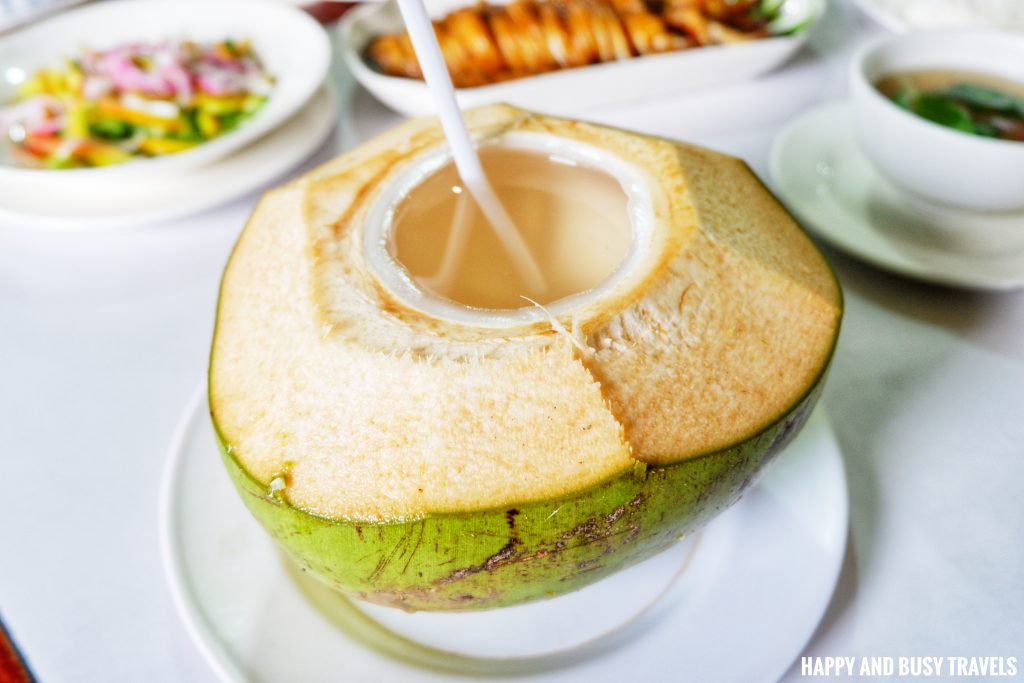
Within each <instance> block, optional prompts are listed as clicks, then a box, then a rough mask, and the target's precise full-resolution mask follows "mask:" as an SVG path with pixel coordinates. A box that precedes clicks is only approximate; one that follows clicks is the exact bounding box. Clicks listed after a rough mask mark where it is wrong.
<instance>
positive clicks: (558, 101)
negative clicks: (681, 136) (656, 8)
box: [338, 0, 825, 116]
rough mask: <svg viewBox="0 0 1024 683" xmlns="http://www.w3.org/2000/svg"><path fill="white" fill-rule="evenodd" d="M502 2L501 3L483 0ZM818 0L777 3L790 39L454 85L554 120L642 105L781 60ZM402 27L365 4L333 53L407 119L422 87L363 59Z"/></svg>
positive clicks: (440, 9)
mask: <svg viewBox="0 0 1024 683" xmlns="http://www.w3.org/2000/svg"><path fill="white" fill-rule="evenodd" d="M474 1H475V0H426V3H427V8H428V10H429V11H430V14H431V16H434V17H439V16H444V15H445V14H446V13H448V12H450V11H451V10H453V9H456V8H458V7H464V6H466V5H472V4H473V3H474ZM490 1H491V2H496V3H500V2H505V1H507V0H490ZM824 6H825V3H824V1H823V0H785V2H784V3H783V5H782V14H781V16H780V17H779V18H778V19H777V20H776V22H777V23H776V24H775V25H774V27H775V29H776V30H777V31H779V32H784V31H786V30H788V29H795V28H797V27H799V30H796V31H795V34H794V35H785V36H777V37H774V38H765V39H762V40H752V41H750V42H747V43H739V44H735V45H720V46H709V47H702V48H698V49H693V50H682V51H679V52H669V53H665V54H660V55H648V56H645V57H636V58H634V59H626V60H622V61H617V62H607V63H604V64H593V65H590V66H582V67H577V68H575V69H563V70H561V71H552V72H550V73H545V74H540V75H538V76H530V77H528V78H519V79H516V80H512V81H505V82H502V83H495V84H493V85H484V86H480V87H477V88H460V89H459V90H458V92H457V93H456V94H457V96H458V100H459V104H460V105H461V106H462V107H475V106H477V105H483V104H491V103H495V102H507V103H509V104H514V105H516V106H519V107H522V108H524V109H530V110H532V111H538V112H544V113H548V114H555V115H563V116H567V115H585V114H586V112H588V111H592V110H593V109H595V108H597V107H601V106H606V105H616V104H622V103H626V102H643V101H650V100H652V99H655V98H664V97H666V96H667V95H671V94H674V93H679V92H685V91H688V90H695V89H698V88H704V87H708V86H714V85H725V84H727V83H736V82H738V81H742V80H746V79H748V78H753V77H754V76H757V75H759V74H762V73H765V72H767V71H770V70H771V69H774V68H775V67H777V66H778V65H780V64H782V63H783V62H785V61H786V60H787V59H789V57H791V56H792V55H793V53H795V52H796V51H797V50H798V49H799V48H800V46H801V45H803V44H804V42H805V40H806V37H807V28H809V27H810V25H811V24H813V23H814V22H815V21H816V20H817V19H818V17H819V16H820V15H821V13H822V12H823V11H824ZM402 29H403V24H402V18H401V15H400V14H399V12H398V7H397V5H396V4H395V3H394V2H382V3H376V2H373V3H367V4H366V5H365V6H363V7H358V8H356V9H355V10H353V11H351V12H348V13H347V14H346V15H345V16H344V17H343V18H342V20H341V22H340V23H339V24H338V32H339V34H340V36H341V40H340V49H341V54H342V56H343V57H344V59H345V63H346V65H347V66H348V68H349V70H350V71H351V72H352V75H353V76H355V78H356V80H357V81H359V83H360V84H361V85H362V86H363V87H364V88H366V89H367V90H369V91H370V92H371V93H372V94H373V95H374V96H375V97H376V98H377V99H379V100H380V101H381V102H383V103H384V104H386V105H387V106H389V107H391V108H392V109H394V110H395V111H399V112H402V113H403V114H408V115H411V116H414V115H419V114H428V113H431V112H433V111H434V105H433V100H432V99H431V96H430V92H429V91H428V90H427V86H426V84H424V83H423V82H422V81H419V80H414V79H411V78H399V77H396V76H387V75H385V74H382V73H379V72H377V71H375V70H374V69H372V68H370V66H369V65H368V64H367V63H366V61H365V60H364V59H363V52H364V51H365V50H366V47H367V45H369V43H370V41H371V40H372V39H373V38H374V37H375V36H377V35H379V34H381V33H391V32H394V31H400V30H402Z"/></svg>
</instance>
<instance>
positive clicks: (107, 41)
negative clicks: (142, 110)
mask: <svg viewBox="0 0 1024 683" xmlns="http://www.w3.org/2000/svg"><path fill="white" fill-rule="evenodd" d="M225 38H236V39H249V40H251V41H252V44H253V47H254V49H255V50H256V52H257V54H258V55H259V56H260V58H261V59H262V60H263V63H264V66H265V67H266V68H267V71H268V72H269V73H270V74H272V75H273V76H274V77H275V78H276V79H277V82H276V83H275V85H274V90H273V91H272V92H271V95H270V97H269V99H268V100H267V102H266V104H265V105H264V106H263V107H262V108H261V109H260V110H259V111H258V112H257V113H256V114H254V115H253V117H252V118H251V119H249V120H248V121H245V122H244V124H243V125H240V126H239V127H238V128H237V129H235V130H233V131H231V132H230V133H226V134H224V135H222V136H220V137H218V138H215V139H213V140H210V141H209V142H204V143H203V144H201V145H198V146H197V147H195V148H194V149H191V150H188V151H186V152H181V153H179V154H173V155H168V156H164V157H157V158H153V159H139V160H136V161H130V162H127V163H124V164H118V165H115V166H105V167H101V168H85V169H64V170H45V169H27V168H21V167H17V166H14V165H13V162H12V161H11V160H10V159H4V158H3V156H0V183H3V184H5V185H7V184H12V183H21V184H22V187H23V191H36V192H53V191H62V190H63V188H64V187H65V186H67V185H71V184H75V185H81V184H82V183H83V182H88V183H96V184H97V185H99V184H100V183H109V182H111V180H114V181H120V180H123V179H125V178H138V177H140V176H142V175H154V176H155V175H157V174H159V175H161V176H164V175H166V174H169V173H180V172H182V171H187V170H191V169H195V168H198V167H200V166H203V165H206V164H209V163H211V162H213V161H216V160H217V159H220V158H223V157H224V156H226V155H227V154H230V153H231V152H234V151H236V150H238V149H240V148H241V147H243V146H245V145H247V144H249V143H250V142H253V141H254V140H256V139H257V138H259V137H260V136H261V135H265V134H266V133H268V132H269V131H271V130H273V129H274V128H276V127H277V126H279V125H281V124H282V123H284V122H285V121H286V120H287V119H289V118H290V117H292V116H293V115H294V114H295V112H297V111H298V110H299V108H300V107H301V106H302V105H303V104H305V103H306V102H307V101H308V100H309V98H310V97H312V96H313V93H315V92H316V91H317V89H318V88H319V87H320V85H321V84H322V83H323V81H324V78H325V77H326V76H327V68H328V66H329V65H330V59H331V46H330V40H329V39H328V36H327V34H326V32H325V31H324V30H323V28H322V27H321V26H320V25H319V24H317V23H316V21H314V20H313V19H312V18H311V17H310V16H309V15H307V14H306V13H305V12H302V11H300V10H298V9H296V8H294V7H289V6H286V5H282V4H280V3H276V2H268V1H261V0H145V1H144V2H142V1H139V0H114V1H112V2H103V3H96V4H93V5H88V6H86V7H81V8H78V9H75V10H72V11H69V12H65V13H63V14H59V15H57V16H55V17H52V18H50V19H47V20H45V21H43V22H41V23H39V24H37V25H35V26H30V27H28V28H26V29H24V30H22V31H18V32H16V33H14V34H12V35H10V36H8V37H5V38H2V39H0V66H2V69H0V103H7V102H10V101H11V100H12V99H13V98H14V97H15V95H16V91H17V83H18V82H20V81H21V80H23V79H24V78H25V77H26V76H31V74H32V73H34V72H35V71H36V70H37V69H39V68H41V67H45V66H51V65H53V64H55V63H60V60H61V59H63V58H65V57H69V56H73V55H75V54H77V53H78V52H79V51H80V50H81V48H82V47H83V46H86V47H90V48H95V49H106V48H111V47H114V46H116V45H120V44H123V43H126V42H132V41H146V42H157V41H161V40H185V39H188V40H195V41H199V42H212V41H216V40H223V39H225Z"/></svg>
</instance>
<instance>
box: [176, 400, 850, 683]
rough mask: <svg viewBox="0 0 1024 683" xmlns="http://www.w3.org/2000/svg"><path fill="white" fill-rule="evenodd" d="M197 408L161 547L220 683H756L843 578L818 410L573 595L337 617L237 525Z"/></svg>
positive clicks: (824, 421)
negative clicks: (725, 486) (726, 486)
mask: <svg viewBox="0 0 1024 683" xmlns="http://www.w3.org/2000/svg"><path fill="white" fill-rule="evenodd" d="M205 398H206V397H205V392H202V393H200V394H199V395H198V396H197V397H196V399H195V400H194V401H193V402H192V403H191V404H190V405H189V407H188V409H187V410H186V412H185V414H184V416H183V418H182V421H181V423H180V427H179V430H178V433H177V436H176V438H175V440H174V442H173V443H172V445H171V448H170V452H169V455H168V461H167V468H166V471H165V476H164V482H163V493H162V496H161V502H160V505H161V543H162V549H163V556H164V565H165V569H166V572H167V577H168V580H169V583H170V587H171V590H172V593H173V595H174V600H175V603H176V605H177V607H178V609H179V610H180V612H181V616H182V618H183V620H184V622H185V624H186V627H187V629H188V631H189V633H190V635H191V636H192V638H193V639H194V640H195V642H196V645H197V646H198V648H199V649H200V651H201V652H202V653H203V655H204V657H205V658H206V660H207V661H208V663H209V664H210V666H211V667H212V669H213V670H214V671H215V672H216V673H217V675H218V676H219V677H220V678H221V679H222V680H223V681H226V682H231V683H241V682H242V681H253V680H258V681H263V682H266V683H274V682H277V681H281V682H284V681H314V680H341V679H344V680H351V681H403V683H417V682H426V681H443V680H451V678H452V674H459V675H461V676H470V677H473V676H483V677H492V676H496V675H501V676H502V677H503V678H504V680H509V681H518V680H524V681H525V680H529V681H534V682H536V683H547V682H554V681H558V682H564V683H568V682H579V683H592V682H593V681H595V680H644V679H648V680H666V679H673V680H674V679H676V678H678V677H679V676H680V675H682V672H685V674H686V678H687V680H694V681H709V682H719V681H722V682H728V681H735V682H737V683H755V682H758V681H765V682H770V681H775V680H778V678H779V677H781V676H782V675H783V674H784V673H785V672H786V670H787V669H788V668H789V667H790V665H791V663H792V662H793V660H794V659H795V658H796V657H797V656H798V655H799V653H800V651H801V650H802V649H803V648H804V646H805V644H806V642H807V640H808V639H809V638H810V636H811V634H812V633H813V631H814V628H815V626H816V625H817V623H818V621H819V620H820V619H821V616H822V614H823V613H824V610H825V608H826V606H827V605H828V603H829V600H830V598H831V595H832V590H833V588H834V586H835V582H836V579H837V577H838V574H839V569H840V566H841V564H842V559H843V554H844V550H845V545H846V536H847V521H848V517H847V514H848V507H847V489H846V479H845V475H844V470H843V462H842V456H841V455H840V452H839V448H838V445H837V443H836V440H835V436H834V434H833V432H832V429H831V426H830V425H829V421H828V418H827V416H826V415H825V413H824V411H823V409H821V408H819V409H818V410H816V411H815V413H814V414H813V415H812V417H811V419H810V420H809V422H808V424H807V426H806V427H805V428H804V430H803V432H802V433H801V434H800V435H799V436H798V437H797V439H796V440H795V441H794V442H793V444H792V445H790V447H789V448H788V449H787V450H786V451H785V452H784V453H783V454H781V455H780V456H779V458H778V459H777V461H776V462H775V463H774V464H773V465H772V467H771V468H770V469H769V471H768V472H767V473H766V475H765V476H764V477H763V478H762V480H761V481H760V482H759V483H758V484H757V485H755V486H754V487H753V488H752V489H751V490H750V491H748V492H747V493H746V494H745V495H744V497H743V499H742V500H741V501H740V502H739V503H737V504H736V505H735V506H734V507H732V508H731V509H730V510H728V511H726V512H725V513H723V514H722V515H721V516H719V517H718V518H717V519H716V520H715V521H714V522H712V524H711V525H710V526H708V527H707V529H706V530H705V531H704V532H703V533H702V534H701V535H700V536H699V537H697V540H696V542H695V541H694V540H693V539H690V540H688V541H684V542H683V543H680V544H678V545H677V546H675V547H674V548H672V549H670V550H668V551H666V552H664V553H662V554H660V555H658V556H657V557H654V558H652V559H650V560H648V561H646V562H644V563H641V564H639V565H637V566H635V567H633V568H631V569H628V570H626V571H623V572H620V573H618V574H616V575H615V576H612V577H610V578H608V579H605V580H604V581H600V582H598V583H596V584H594V585H592V586H589V587H587V588H584V589H583V590H581V591H579V592H577V593H574V594H570V595H567V596H562V597H559V598H555V599H553V600H549V601H546V602H540V603H534V604H531V605H524V606H521V607H512V608H506V609H504V610H494V611H490V612H481V613H468V614H428V613H417V614H412V615H408V614H405V613H402V612H398V611H395V610H390V609H387V608H380V607H375V606H371V605H365V604H360V603H356V602H350V601H348V600H345V599H344V598H341V597H340V596H338V595H337V594H336V593H334V592H333V591H330V590H328V589H326V588H324V587H322V586H320V585H319V584H316V583H313V582H312V581H310V580H309V579H296V578H295V575H296V574H298V572H296V571H295V570H294V569H293V568H291V566H290V565H289V564H288V563H287V562H286V561H285V560H284V559H283V558H282V556H281V554H280V552H279V551H278V550H277V547H276V546H275V544H274V543H273V542H272V541H271V540H270V538H269V537H268V536H267V535H266V534H265V533H264V531H263V530H262V528H261V527H260V526H259V525H258V523H257V522H256V521H255V520H254V519H252V518H251V517H250V515H249V513H248V511H247V510H246V509H245V507H244V505H243V504H242V502H241V500H239V499H238V495H237V493H236V492H235V490H234V488H233V487H232V485H231V483H230V481H229V480H228V476H227V473H226V472H225V471H224V468H223V466H222V464H221V461H220V454H219V451H218V446H217V444H216V441H215V438H214V434H213V429H212V427H211V425H210V421H209V414H208V411H207V409H206V400H205ZM622 596H627V597H626V599H623V597H622ZM531 630H533V631H537V632H539V633H540V634H543V636H544V637H543V638H542V639H540V642H538V638H537V637H531ZM509 636H513V638H512V639H510V638H509ZM510 642H511V643H512V644H511V645H510V644H509V643H510ZM339 677H340V678H339Z"/></svg>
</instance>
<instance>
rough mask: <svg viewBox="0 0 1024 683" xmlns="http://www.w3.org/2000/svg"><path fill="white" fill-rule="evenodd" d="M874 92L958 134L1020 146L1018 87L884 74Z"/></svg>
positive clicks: (1022, 124) (979, 77)
mask: <svg viewBox="0 0 1024 683" xmlns="http://www.w3.org/2000/svg"><path fill="white" fill-rule="evenodd" d="M875 85H876V87H877V88H878V90H879V91H880V92H881V93H882V94H883V95H885V96H886V97H888V98H889V99H890V100H892V101H893V102H895V103H896V104H897V105H899V106H901V107H903V108H904V109H907V110H908V111H910V112H913V113H914V114H917V115H918V116H921V117H922V118H925V119H928V120H929V121H932V122H934V123H938V124H939V125H943V126H946V127H948V128H953V129H954V130H959V131H962V132H964V133H971V134H973V135H979V136H982V137H989V138H997V139H1001V140H1011V141H1016V142H1024V84H1022V83H1018V82H1016V81H1012V80H1010V79H1007V78H1001V77H998V76H992V75H989V74H984V73H975V72H965V71H955V70H947V69H930V70H920V71H905V72H898V73H893V74H888V75H886V76H884V77H883V78H882V79H880V80H879V81H878V82H877V83H876V84H875Z"/></svg>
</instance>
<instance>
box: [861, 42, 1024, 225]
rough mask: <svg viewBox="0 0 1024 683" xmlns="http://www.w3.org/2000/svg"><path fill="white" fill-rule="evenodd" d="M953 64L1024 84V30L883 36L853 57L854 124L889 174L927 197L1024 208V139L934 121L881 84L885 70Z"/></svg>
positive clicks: (979, 206) (971, 205)
mask: <svg viewBox="0 0 1024 683" xmlns="http://www.w3.org/2000/svg"><path fill="white" fill-rule="evenodd" d="M918 69H954V70H957V71H974V72H982V73H986V74H991V75H995V76H1001V77H1003V78H1008V79H1011V80H1014V81H1016V82H1019V83H1024V36H1022V35H1019V34H1014V33H1007V32H1003V31H998V30H994V29H970V30H955V31H927V32H920V33H911V34H907V35H903V36H893V37H888V38H883V39H881V40H878V41H876V42H874V43H871V44H869V45H867V46H866V47H865V48H864V49H862V50H861V51H860V52H859V53H858V54H857V56H856V57H855V58H854V61H853V64H852V65H851V71H850V96H851V101H852V104H853V113H854V128H855V130H856V133H857V138H858V140H859V142H860V144H861V146H862V148H863V150H864V153H865V154H866V155H867V157H868V158H869V159H870V160H871V162H872V163H874V164H875V165H876V166H877V167H878V169H879V170H880V171H881V172H882V173H884V174H885V175H886V176H887V177H888V178H889V179H890V180H892V181H893V182H894V183H895V184H896V185H898V186H899V187H901V188H902V189H905V190H908V191H909V192H912V193H914V194H916V195H918V196H920V197H922V198H924V199H926V200H929V201H932V202H938V203H940V204H947V205H951V206H956V207H960V208H965V209H970V210H974V211H1013V210H1018V209H1024V143H1021V142H1010V141H1006V140H995V139H990V138H983V137H979V136H976V135H970V134H966V133H962V132H960V131H956V130H953V129H950V128H946V127H944V126H941V125H938V124H936V123H932V122H931V121H928V120H926V119H923V118H921V117H919V116H917V115H915V114H912V113H910V112H908V111H906V110H904V109H902V108H900V107H899V106H897V105H896V104H894V103H893V102H891V101H889V99H888V98H886V97H885V96H884V95H882V93H880V92H879V91H878V90H877V89H876V88H875V85H874V84H875V82H877V81H878V80H879V79H880V78H882V77H883V76H885V75H887V74H890V73H893V72H899V71H912V70H918Z"/></svg>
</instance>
